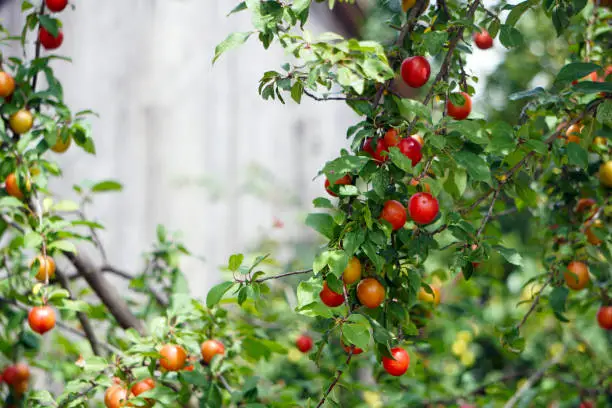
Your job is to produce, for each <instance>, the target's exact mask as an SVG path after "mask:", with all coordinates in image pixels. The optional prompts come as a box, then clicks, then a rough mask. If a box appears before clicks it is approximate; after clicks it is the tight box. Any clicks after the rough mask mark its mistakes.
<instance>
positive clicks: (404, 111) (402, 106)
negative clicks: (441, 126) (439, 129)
mask: <svg viewBox="0 0 612 408" xmlns="http://www.w3.org/2000/svg"><path fill="white" fill-rule="evenodd" d="M393 100H394V101H395V104H396V105H397V108H398V109H399V111H400V114H401V115H402V116H403V117H405V118H407V119H413V118H415V117H417V116H418V117H419V118H422V119H425V120H427V122H429V123H432V117H431V110H430V109H429V108H428V107H427V106H425V105H423V104H422V103H421V102H419V101H417V100H415V99H408V98H398V97H397V96H393Z"/></svg>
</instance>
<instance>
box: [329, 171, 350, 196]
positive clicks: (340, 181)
mask: <svg viewBox="0 0 612 408" xmlns="http://www.w3.org/2000/svg"><path fill="white" fill-rule="evenodd" d="M352 181H353V180H352V179H351V176H349V175H348V174H347V175H345V176H344V177H342V178H339V179H338V180H336V182H335V183H334V185H341V184H344V185H346V184H351V182H352ZM329 186H330V182H329V180H327V179H325V190H326V191H327V193H328V194H329V195H330V196H333V197H338V195H337V194H336V193H334V192H333V191H332V190H331V189H330V188H329Z"/></svg>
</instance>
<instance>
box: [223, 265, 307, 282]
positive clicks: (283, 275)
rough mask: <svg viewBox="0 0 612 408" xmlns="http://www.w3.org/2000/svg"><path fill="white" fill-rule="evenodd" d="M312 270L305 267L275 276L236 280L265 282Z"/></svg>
mask: <svg viewBox="0 0 612 408" xmlns="http://www.w3.org/2000/svg"><path fill="white" fill-rule="evenodd" d="M311 272H312V268H310V269H304V270H302V271H293V272H285V273H281V274H279V275H274V276H266V277H265V278H259V279H255V280H253V281H252V280H249V279H238V278H235V279H234V281H235V282H236V283H248V282H250V283H263V282H265V281H269V280H272V279H280V278H285V277H287V276H293V275H304V274H307V273H311Z"/></svg>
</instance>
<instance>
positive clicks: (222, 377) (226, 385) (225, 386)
mask: <svg viewBox="0 0 612 408" xmlns="http://www.w3.org/2000/svg"><path fill="white" fill-rule="evenodd" d="M217 378H218V379H219V382H221V385H223V388H225V389H226V390H227V391H228V392H229V393H230V394H231V393H233V392H234V389H233V388H232V386H231V385H229V383H228V382H227V380H226V379H225V377H224V376H223V374H219V376H218V377H217Z"/></svg>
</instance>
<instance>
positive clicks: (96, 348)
mask: <svg viewBox="0 0 612 408" xmlns="http://www.w3.org/2000/svg"><path fill="white" fill-rule="evenodd" d="M55 277H56V278H57V281H58V282H59V284H60V285H61V286H62V287H63V288H64V289H66V290H67V291H68V294H69V297H70V299H72V300H74V295H73V294H72V291H71V290H70V282H69V281H68V279H67V278H66V275H64V272H62V271H60V270H59V269H58V268H56V269H55ZM77 317H78V319H79V322H81V326H83V331H84V332H85V335H86V336H87V340H88V341H89V344H90V345H91V350H92V351H93V353H94V354H95V355H96V356H101V355H102V353H101V350H100V344H99V342H98V338H97V337H96V332H95V331H94V329H93V327H92V326H91V322H90V321H89V318H88V317H87V315H86V314H85V313H84V312H77Z"/></svg>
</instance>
